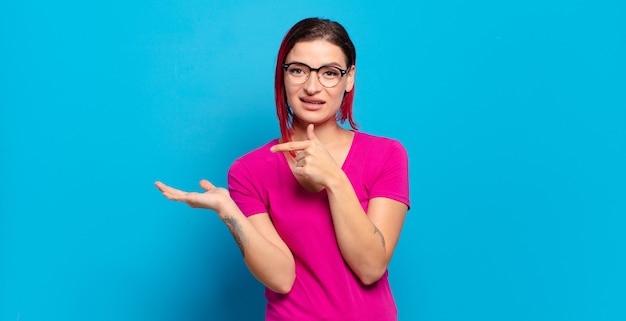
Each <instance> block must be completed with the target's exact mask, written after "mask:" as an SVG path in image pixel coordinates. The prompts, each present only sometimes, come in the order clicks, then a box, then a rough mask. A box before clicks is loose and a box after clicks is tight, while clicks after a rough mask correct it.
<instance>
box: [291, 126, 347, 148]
mask: <svg viewBox="0 0 626 321" xmlns="http://www.w3.org/2000/svg"><path fill="white" fill-rule="evenodd" d="M308 125H309V124H304V123H298V122H294V124H293V135H292V136H291V139H292V140H293V141H303V140H306V139H307V137H306V128H307V126H308ZM346 133H348V130H346V129H343V128H341V127H340V126H339V124H337V122H326V123H322V124H315V136H316V137H317V139H319V141H320V142H321V143H322V144H324V145H329V144H332V143H333V142H337V141H338V140H339V138H340V137H341V136H342V135H345V134H346Z"/></svg>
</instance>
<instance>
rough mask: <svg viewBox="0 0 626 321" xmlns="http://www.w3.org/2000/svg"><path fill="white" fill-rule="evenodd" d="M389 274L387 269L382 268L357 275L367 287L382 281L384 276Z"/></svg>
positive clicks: (371, 269)
mask: <svg viewBox="0 0 626 321" xmlns="http://www.w3.org/2000/svg"><path fill="white" fill-rule="evenodd" d="M385 272H387V267H381V268H370V269H368V270H367V271H361V273H357V276H358V278H359V281H361V283H362V284H363V285H365V286H369V285H372V284H374V283H376V282H378V280H380V279H381V278H382V277H383V275H385Z"/></svg>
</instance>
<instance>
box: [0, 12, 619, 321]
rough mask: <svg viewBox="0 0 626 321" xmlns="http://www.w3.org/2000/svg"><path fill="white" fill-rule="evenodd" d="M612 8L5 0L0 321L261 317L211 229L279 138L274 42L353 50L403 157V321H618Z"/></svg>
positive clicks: (365, 123) (399, 279) (253, 294)
mask: <svg viewBox="0 0 626 321" xmlns="http://www.w3.org/2000/svg"><path fill="white" fill-rule="evenodd" d="M625 15H626V5H625V4H624V2H623V1H618V0H615V1H598V0H594V1H592V0H578V1H538V0H531V1H467V2H465V1H450V0H444V1H437V2H419V1H410V2H409V1H406V2H405V3H398V4H393V3H391V2H389V3H384V4H383V3H373V2H368V3H364V2H361V1H345V2H338V1H316V2H315V3H306V4H305V3H303V4H296V3H294V2H293V1H284V2H283V1H268V0H262V1H249V2H245V1H228V2H226V1H222V2H218V1H197V0H192V1H168V0H162V1H131V2H128V1H119V0H114V1H108V2H90V1H72V0H60V1H48V2H47V3H46V2H43V1H29V0H25V1H2V3H1V4H0V159H1V162H2V164H1V166H0V320H3V321H4V320H37V321H42V320H66V321H67V320H155V321H161V320H244V319H248V320H260V319H262V317H263V312H264V311H263V309H264V298H263V288H262V286H260V285H259V284H258V283H257V282H256V281H255V280H254V279H253V278H252V277H251V276H250V275H249V273H248V272H247V270H246V268H245V266H244V265H243V263H242V261H241V259H240V254H239V251H238V250H237V248H236V245H235V244H234V242H233V241H232V238H231V236H230V235H229V233H228V232H227V229H226V228H224V226H223V225H222V224H221V223H220V222H219V220H218V219H217V218H216V217H215V215H214V213H211V212H204V211H200V210H192V209H189V208H187V207H186V206H184V205H182V204H176V203H172V202H168V201H166V200H165V199H163V198H162V197H161V195H160V194H159V193H158V192H157V190H156V189H155V188H154V187H153V186H152V183H153V181H155V180H157V179H158V180H163V181H165V182H167V183H170V184H172V185H174V186H178V187H181V188H185V189H197V185H196V184H197V181H198V180H199V179H200V178H209V179H211V180H213V181H214V182H215V183H216V184H219V185H224V184H225V176H226V171H227V169H228V166H229V165H230V163H231V162H232V161H233V160H234V159H235V158H236V157H237V156H239V155H241V154H243V153H245V152H246V151H248V150H250V149H251V148H253V147H256V146H258V145H260V144H262V143H264V142H266V141H268V140H269V139H271V138H274V137H276V136H277V135H278V127H277V123H276V120H275V116H274V111H273V96H272V81H273V68H274V59H275V55H276V51H277V49H278V45H279V43H280V41H281V39H282V36H283V35H284V33H285V32H286V31H287V29H288V28H289V27H290V26H291V25H292V24H293V23H295V22H297V21H298V20H300V19H302V18H305V17H308V16H323V17H328V18H331V19H335V20H338V21H340V22H341V23H343V24H344V26H345V27H346V28H347V29H348V31H349V32H350V33H351V35H352V37H353V40H354V42H355V43H356V45H357V50H358V76H357V88H356V93H357V94H356V101H355V113H356V118H357V121H358V122H359V123H360V125H361V128H362V130H363V131H366V132H369V133H373V134H378V135H384V136H389V137H393V138H396V139H399V140H401V141H402V142H403V143H404V144H405V146H406V148H407V149H408V151H409V154H410V166H411V188H412V200H413V207H412V209H411V211H410V214H409V216H408V219H407V221H406V226H405V229H404V232H403V235H402V238H401V242H400V244H399V247H398V249H397V252H396V255H395V257H394V260H393V262H392V264H391V267H390V278H391V282H392V287H393V288H394V291H395V295H396V298H397V304H398V307H399V311H400V316H401V319H402V320H424V321H434V320H446V321H447V320H482V321H485V320H626V274H625V273H624V271H626V236H625V234H626V233H625V232H624V231H625V229H626V218H625V214H626V186H625V184H626V183H625V182H626V170H625V164H626V94H625V93H626V76H625V75H626V19H625V18H624V17H625Z"/></svg>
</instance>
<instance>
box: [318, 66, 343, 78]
mask: <svg viewBox="0 0 626 321" xmlns="http://www.w3.org/2000/svg"><path fill="white" fill-rule="evenodd" d="M320 74H321V75H322V77H324V78H338V77H341V71H340V70H339V69H337V68H335V67H324V68H322V70H320Z"/></svg>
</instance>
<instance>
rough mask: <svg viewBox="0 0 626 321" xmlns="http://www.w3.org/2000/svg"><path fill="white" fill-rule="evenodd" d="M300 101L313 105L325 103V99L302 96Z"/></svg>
mask: <svg viewBox="0 0 626 321" xmlns="http://www.w3.org/2000/svg"><path fill="white" fill-rule="evenodd" d="M300 101H301V102H303V103H304V104H307V105H315V106H319V105H323V104H325V103H326V101H324V100H321V99H315V98H303V97H301V98H300Z"/></svg>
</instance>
